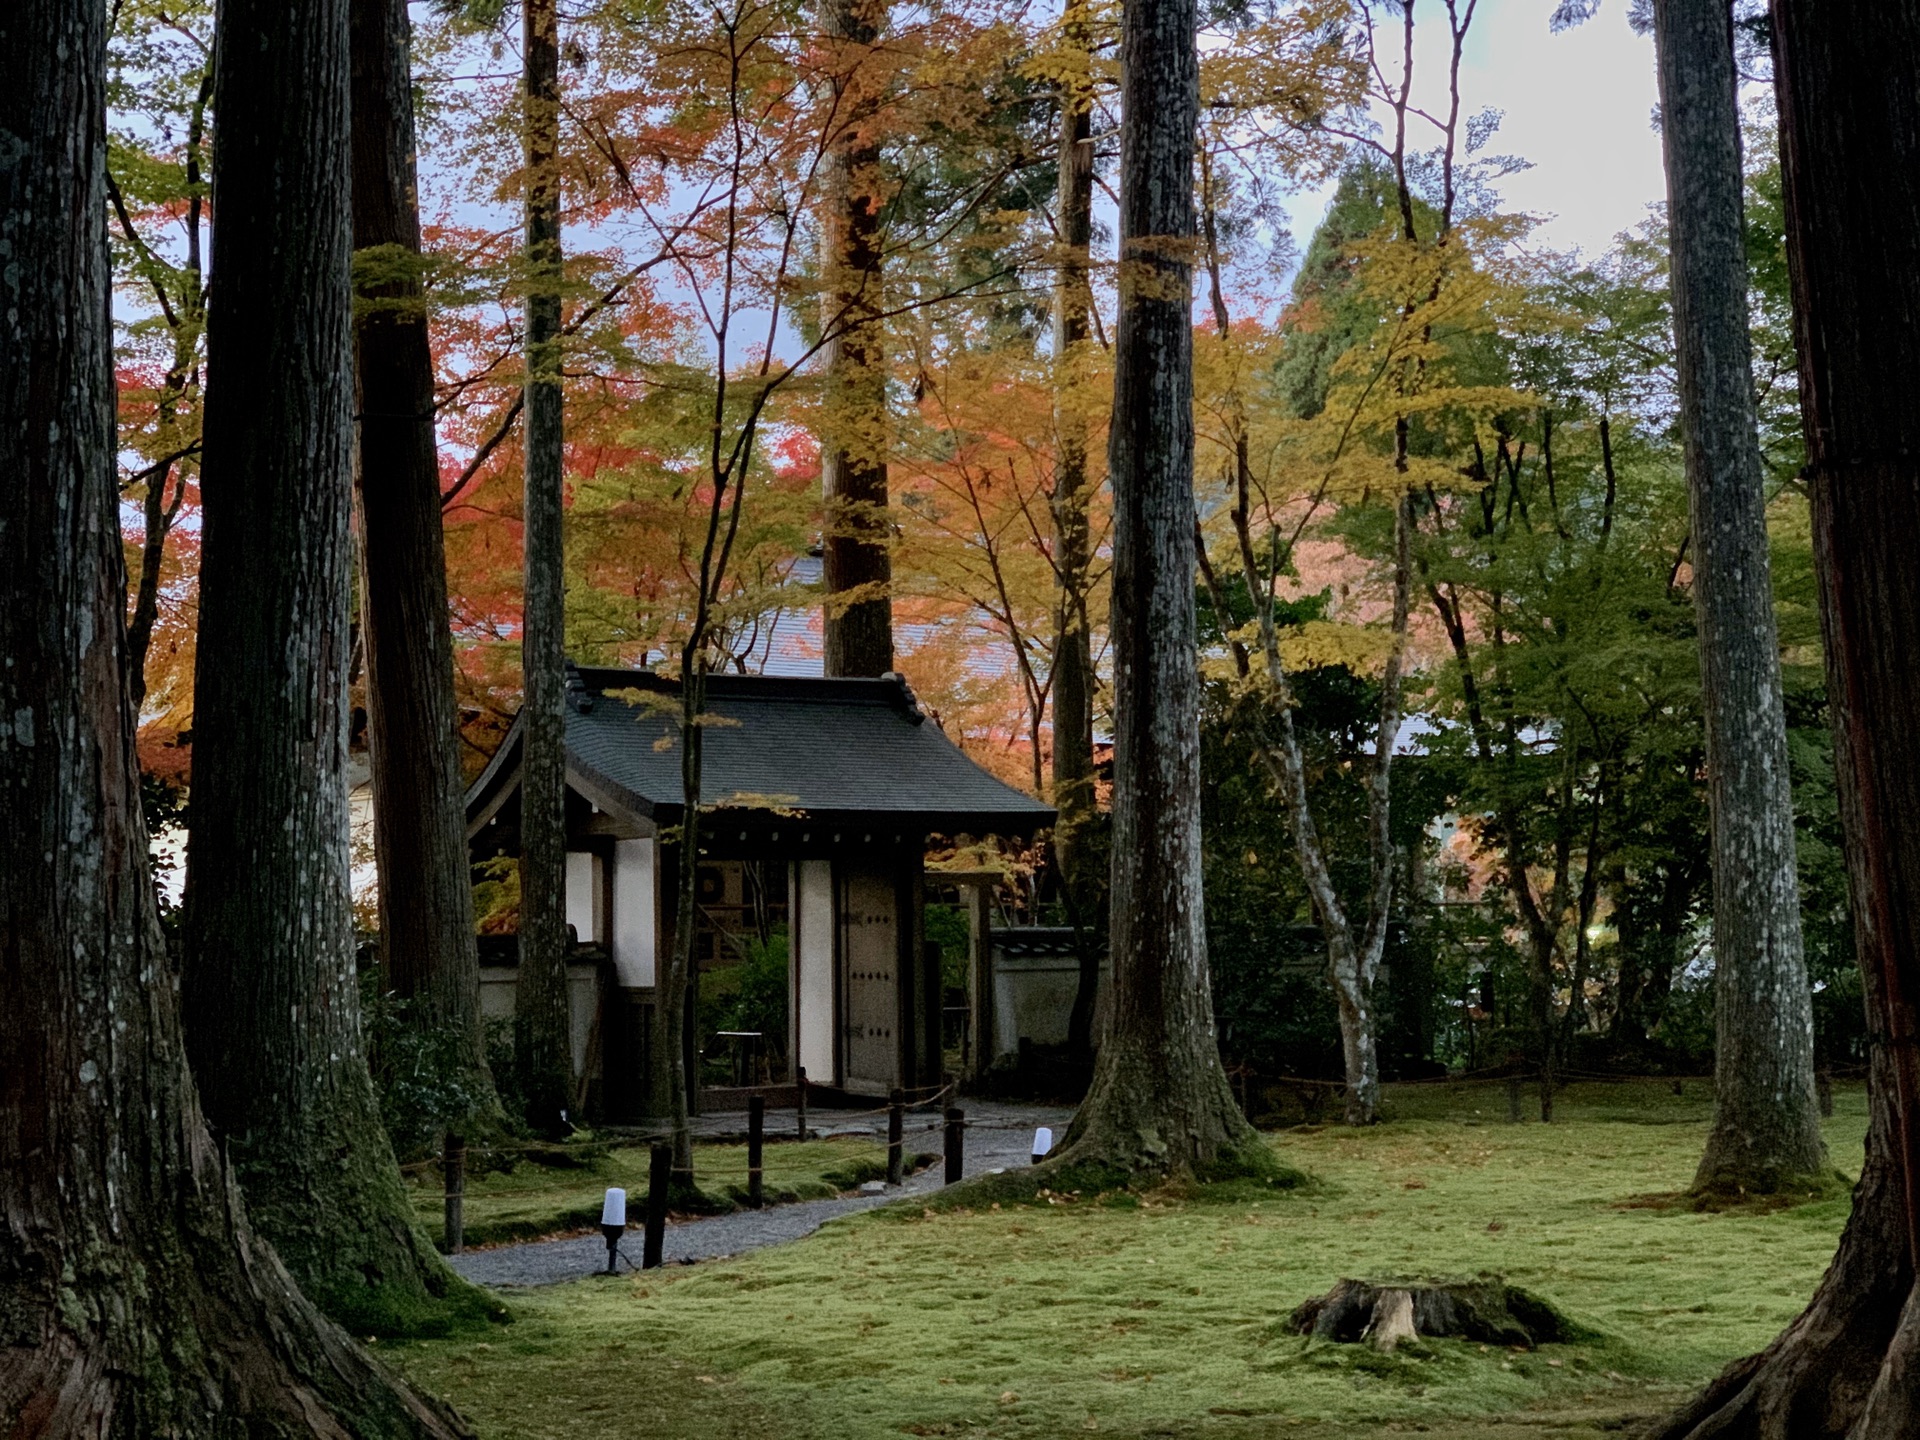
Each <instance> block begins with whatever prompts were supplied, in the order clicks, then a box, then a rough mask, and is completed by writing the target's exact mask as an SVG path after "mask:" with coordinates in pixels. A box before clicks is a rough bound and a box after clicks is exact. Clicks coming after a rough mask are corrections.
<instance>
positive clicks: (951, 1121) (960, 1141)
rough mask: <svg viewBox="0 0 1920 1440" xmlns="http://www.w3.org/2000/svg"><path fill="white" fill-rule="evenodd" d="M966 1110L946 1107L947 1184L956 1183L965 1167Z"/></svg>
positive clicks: (958, 1181)
mask: <svg viewBox="0 0 1920 1440" xmlns="http://www.w3.org/2000/svg"><path fill="white" fill-rule="evenodd" d="M966 1150H967V1112H966V1111H964V1110H962V1109H960V1108H959V1107H958V1106H949V1107H948V1108H947V1184H949V1185H957V1184H959V1183H960V1176H961V1174H962V1172H964V1171H965V1170H966V1168H967V1153H966Z"/></svg>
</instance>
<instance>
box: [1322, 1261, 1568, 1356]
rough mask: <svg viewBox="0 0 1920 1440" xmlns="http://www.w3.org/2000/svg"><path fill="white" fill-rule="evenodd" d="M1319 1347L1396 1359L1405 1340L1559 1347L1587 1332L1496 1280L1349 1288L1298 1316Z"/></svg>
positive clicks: (1364, 1283)
mask: <svg viewBox="0 0 1920 1440" xmlns="http://www.w3.org/2000/svg"><path fill="white" fill-rule="evenodd" d="M1291 1318H1292V1324H1293V1328H1294V1329H1295V1330H1297V1331H1298V1332H1299V1333H1300V1334H1302V1335H1311V1336H1312V1337H1313V1338H1314V1339H1316V1340H1333V1341H1338V1342H1340V1343H1342V1344H1355V1343H1357V1342H1360V1341H1363V1340H1364V1341H1366V1342H1367V1343H1369V1344H1371V1345H1372V1346H1373V1347H1374V1348H1375V1349H1377V1350H1381V1351H1383V1352H1391V1351H1392V1350H1393V1349H1394V1348H1395V1347H1396V1346H1397V1345H1399V1344H1400V1342H1401V1341H1403V1340H1411V1339H1414V1338H1415V1337H1417V1336H1422V1337H1426V1338H1430V1339H1438V1338H1443V1337H1453V1338H1457V1339H1462V1340H1480V1341H1484V1342H1486V1343H1487V1344H1490V1345H1507V1346H1513V1345H1520V1346H1524V1347H1526V1348H1527V1349H1529V1350H1531V1349H1532V1348H1533V1347H1534V1346H1536V1345H1549V1344H1556V1343H1560V1342H1563V1341H1567V1340H1572V1339H1576V1338H1577V1337H1578V1336H1579V1335H1580V1333H1581V1331H1580V1328H1579V1327H1578V1326H1576V1325H1575V1324H1573V1322H1572V1321H1570V1320H1568V1319H1567V1317H1566V1316H1564V1315H1562V1314H1561V1313H1560V1312H1559V1311H1558V1310H1556V1309H1555V1308H1554V1307H1553V1306H1552V1305H1551V1304H1549V1303H1548V1302H1547V1301H1545V1300H1543V1299H1541V1298H1540V1297H1539V1296H1538V1295H1532V1294H1529V1293H1528V1292H1527V1291H1525V1290H1522V1289H1520V1288H1519V1287H1518V1286H1514V1285H1509V1284H1507V1283H1506V1282H1505V1281H1504V1280H1502V1279H1501V1278H1500V1277H1499V1276H1497V1275H1483V1276H1480V1277H1478V1278H1476V1279H1472V1280H1342V1281H1341V1282H1340V1283H1339V1284H1338V1285H1335V1286H1334V1287H1333V1289H1331V1290H1329V1291H1328V1292H1327V1293H1326V1294H1325V1295H1321V1296H1318V1297H1316V1298H1314V1299H1312V1300H1309V1301H1307V1302H1306V1303H1305V1304H1303V1305H1301V1306H1300V1307H1299V1308H1298V1309H1296V1310H1295V1311H1294V1312H1293V1315H1292V1317H1291Z"/></svg>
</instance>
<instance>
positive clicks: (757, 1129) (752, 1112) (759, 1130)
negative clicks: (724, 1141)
mask: <svg viewBox="0 0 1920 1440" xmlns="http://www.w3.org/2000/svg"><path fill="white" fill-rule="evenodd" d="M766 1129H767V1098H766V1096H764V1095H749V1096H748V1097H747V1204H748V1205H749V1206H751V1207H752V1208H753V1209H755V1210H758V1209H759V1208H760V1207H761V1206H762V1205H764V1204H766V1179H765V1176H764V1174H763V1172H762V1170H761V1166H760V1161H761V1146H762V1144H763V1142H764V1141H765V1140H766Z"/></svg>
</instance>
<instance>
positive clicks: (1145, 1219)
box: [381, 1084, 1866, 1440]
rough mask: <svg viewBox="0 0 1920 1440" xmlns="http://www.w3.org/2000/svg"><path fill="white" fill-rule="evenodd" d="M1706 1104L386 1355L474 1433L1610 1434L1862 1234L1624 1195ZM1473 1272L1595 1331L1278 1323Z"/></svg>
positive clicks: (1840, 1126) (828, 1240) (1769, 1316)
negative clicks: (1489, 1331)
mask: <svg viewBox="0 0 1920 1440" xmlns="http://www.w3.org/2000/svg"><path fill="white" fill-rule="evenodd" d="M1688 1090H1689V1092H1690V1093H1689V1094H1686V1095H1683V1096H1679V1097H1676V1096H1673V1095H1672V1094H1671V1093H1670V1091H1668V1090H1667V1088H1666V1087H1665V1086H1664V1085H1658V1086H1656V1085H1644V1086H1630V1085H1624V1084H1605V1085H1602V1084H1594V1085H1580V1086H1573V1087H1570V1088H1569V1089H1568V1090H1567V1091H1565V1092H1564V1093H1563V1094H1562V1095H1560V1096H1559V1097H1558V1099H1557V1103H1556V1121H1555V1123H1554V1124H1552V1125H1541V1124H1539V1123H1537V1122H1533V1123H1526V1124H1520V1125H1511V1124H1508V1123H1507V1122H1506V1121H1505V1119H1504V1116H1505V1114H1506V1104H1505V1094H1504V1091H1503V1090H1502V1089H1501V1088H1500V1087H1499V1086H1446V1085H1439V1086H1422V1087H1407V1088H1404V1089H1400V1090H1390V1092H1389V1104H1388V1109H1387V1113H1388V1116H1389V1118H1388V1120H1387V1122H1386V1123H1384V1124H1381V1125H1378V1126H1375V1127H1372V1128H1370V1129H1367V1130H1358V1131H1354V1130H1345V1129H1341V1128H1338V1127H1325V1128H1321V1129H1318V1130H1315V1131H1312V1132H1311V1133H1308V1132H1304V1131H1292V1132H1287V1133H1284V1134H1281V1135H1278V1136H1276V1137H1274V1138H1273V1144H1274V1150H1275V1154H1276V1156H1277V1158H1278V1159H1279V1161H1280V1162H1282V1163H1284V1164H1285V1165H1288V1166H1290V1167H1293V1168H1295V1169H1298V1170H1302V1171H1305V1172H1308V1173H1310V1174H1312V1175H1313V1176H1315V1177H1316V1183H1315V1184H1313V1185H1312V1186H1309V1187H1306V1188H1304V1189H1298V1190H1291V1191H1288V1190H1279V1189H1269V1190H1268V1191H1265V1192H1262V1193H1260V1194H1258V1195H1254V1194H1250V1193H1246V1192H1235V1193H1234V1194H1233V1195H1231V1196H1228V1195H1226V1194H1224V1193H1213V1192H1212V1188H1211V1187H1194V1189H1192V1190H1191V1191H1188V1192H1181V1191H1176V1190H1165V1191H1153V1192H1147V1193H1127V1194H1124V1195H1121V1196H1118V1197H1108V1198H1103V1199H1099V1200H1094V1199H1092V1198H1091V1197H1088V1198H1083V1199H1080V1200H1070V1199H1064V1198H1062V1197H1059V1196H1055V1197H1053V1199H1054V1200H1055V1202H1056V1203H1046V1202H1045V1200H1042V1201H1041V1202H1040V1203H1034V1204H1023V1205H1002V1206H1001V1208H995V1206H996V1205H999V1204H1000V1202H996V1201H991V1200H990V1201H988V1202H987V1203H985V1204H984V1205H980V1206H977V1207H975V1208H971V1209H960V1210H950V1211H945V1212H941V1211H935V1210H933V1209H932V1208H931V1207H925V1208H922V1207H917V1206H906V1207H893V1208H892V1211H891V1213H890V1214H889V1213H886V1212H881V1213H876V1214H869V1215H861V1216H855V1217H850V1218H848V1219H844V1220H840V1221H836V1222H834V1223H833V1224H831V1225H829V1226H827V1227H826V1229H824V1230H823V1231H821V1232H820V1234H819V1235H817V1236H816V1237H814V1238H813V1239H811V1240H809V1241H806V1242H803V1243H800V1244H795V1245H787V1246H782V1247H778V1248H775V1249H770V1250H763V1251H759V1252H756V1253H754V1254H751V1255H747V1256H743V1257H740V1258H738V1259H733V1260H725V1261H717V1262H713V1263H709V1264H703V1265H698V1266H692V1267H687V1268H678V1267H674V1268H670V1269H668V1270H663V1271H653V1272H649V1273H647V1274H645V1275H637V1276H621V1277H619V1278H618V1279H612V1280H592V1281H581V1282H579V1283H576V1284H572V1285H567V1286H561V1287H556V1288H554V1289H551V1290H542V1291H538V1292H534V1293H533V1294H531V1295H529V1296H528V1297H526V1298H525V1299H516V1301H515V1311H516V1314H517V1317H518V1323H517V1324H515V1325H514V1326H513V1327H511V1329H510V1330H508V1331H505V1332H496V1336H497V1338H494V1339H492V1340H491V1341H490V1342H489V1343H488V1344H487V1346H486V1348H484V1349H482V1347H481V1346H479V1345H475V1344H473V1343H470V1342H461V1341H425V1342H412V1343H408V1344H406V1345H402V1346H397V1347H388V1346H385V1345H383V1346H382V1347H381V1349H382V1351H383V1353H386V1354H388V1355H389V1356H390V1357H391V1358H393V1359H395V1360H396V1361H397V1363H398V1364H399V1365H400V1366H401V1368H403V1369H404V1370H405V1371H406V1372H407V1373H408V1374H410V1375H411V1376H412V1377H413V1378H414V1379H415V1380H416V1381H418V1382H419V1383H420V1384H422V1385H424V1386H425V1387H427V1388H428V1389H430V1390H433V1391H435V1392H438V1393H441V1394H445V1395H447V1396H448V1397H449V1398H451V1399H452V1400H453V1401H454V1403H456V1404H457V1405H459V1406H460V1407H461V1408H462V1410H464V1411H465V1412H466V1413H467V1414H468V1415H469V1416H470V1417H471V1418H472V1419H473V1420H474V1422H475V1424H476V1425H477V1427H478V1428H479V1430H480V1433H481V1434H482V1435H483V1436H485V1437H487V1440H613V1437H615V1436H627V1435H630V1434H632V1433H634V1427H635V1425H637V1424H643V1423H644V1426H645V1428H646V1429H647V1431H648V1433H649V1434H658V1435H662V1436H670V1437H682V1436H684V1437H687V1440H695V1437H730V1436H733V1435H736V1434H738V1435H749V1434H751V1435H756V1436H766V1437H769V1440H815V1437H818V1440H829V1437H831V1440H841V1437H845V1440H898V1437H900V1436H903V1435H962V1434H964V1435H971V1436H982V1437H1009V1440H1010V1437H1015V1436H1059V1435H1065V1434H1069V1433H1073V1434H1080V1433H1089V1432H1094V1431H1098V1432H1104V1433H1106V1434H1110V1435H1120V1436H1129V1437H1139V1440H1147V1437H1176V1436H1182V1437H1183V1436H1205V1437H1208V1440H1255V1437H1278V1436H1295V1435H1300V1436H1313V1437H1317V1440H1360V1437H1363V1436H1364V1437H1374V1436H1379V1435H1385V1434H1393V1433H1396V1432H1404V1433H1414V1432H1417V1433H1421V1434H1424V1435H1427V1436H1429V1437H1447V1440H1469V1437H1471V1440H1507V1437H1513V1440H1518V1437H1520V1436H1522V1435H1524V1436H1527V1437H1531V1440H1547V1437H1562V1440H1574V1437H1598V1436H1600V1435H1603V1434H1612V1435H1617V1434H1618V1433H1619V1429H1620V1427H1621V1426H1622V1425H1624V1424H1626V1423H1628V1421H1629V1420H1631V1419H1634V1418H1638V1417H1641V1416H1646V1415H1650V1414H1653V1413H1656V1412H1658V1411H1660V1410H1662V1409H1665V1408H1667V1407H1669V1406H1671V1405H1672V1404H1674V1403H1676V1402H1677V1400H1678V1399H1679V1398H1680V1397H1681V1396H1682V1395H1684V1394H1685V1393H1686V1392H1687V1391H1688V1390H1690V1389H1691V1388H1693V1387H1694V1386H1697V1385H1699V1384H1700V1383H1702V1382H1704V1381H1705V1380H1706V1379H1708V1378H1709V1377H1711V1376H1712V1375H1713V1374H1714V1373H1716V1372H1717V1371H1718V1370H1719V1369H1720V1368H1721V1367H1722V1366H1723V1365H1725V1364H1726V1363H1727V1361H1729V1360H1731V1359H1733V1358H1734V1357H1736V1356H1739V1355H1742V1354H1745V1353H1748V1352H1750V1351H1752V1350H1754V1349H1756V1348H1758V1347H1759V1346H1761V1345H1763V1344H1764V1343H1765V1342H1766V1341H1768V1340H1769V1339H1771V1338H1772V1337H1773V1336H1774V1334H1776V1333H1777V1332H1778V1331H1779V1329H1780V1328H1781V1326H1782V1325H1784V1324H1785V1323H1786V1322H1787V1321H1788V1320H1789V1319H1791V1318H1792V1317H1793V1315H1795V1314H1796V1313H1797V1312H1798V1311H1799V1309H1800V1308H1801V1306H1802V1305H1803V1304H1804V1303H1805V1300H1806V1297H1807V1296H1808V1295H1809V1294H1810V1293H1811V1292H1812V1290H1813V1287H1814V1286H1815V1284H1816V1283H1817V1282H1818V1280H1819V1277H1820V1274H1821V1272H1822V1271H1823V1270H1824V1269H1825V1267H1826V1264H1827V1262H1828V1260H1829V1259H1830V1258H1831V1256H1832V1253H1833V1246H1834V1242H1835V1240H1836V1238H1837V1236H1838V1233H1839V1230H1840V1227H1841V1225H1842V1223H1843V1222H1844V1220H1845V1216H1846V1211H1847V1203H1846V1201H1845V1200H1844V1199H1828V1200H1821V1201H1816V1202H1814V1203H1810V1204H1803V1205H1799V1206H1796V1207H1794V1208H1791V1209H1783V1210H1772V1211H1765V1210H1751V1209H1741V1210H1733V1211H1724V1212H1719V1213H1714V1212H1696V1211H1691V1210H1675V1211H1656V1210H1646V1209H1623V1208H1620V1202H1621V1201H1623V1200H1625V1199H1626V1198H1628V1197H1630V1196H1634V1195H1645V1194H1651V1193H1658V1192H1661V1191H1676V1190H1679V1189H1682V1188H1684V1187H1685V1185H1686V1184H1687V1183H1688V1181H1689V1180H1690V1179H1691V1177H1692V1173H1693V1170H1694V1168H1695V1166H1696V1165H1697V1164H1698V1161H1699V1156H1700V1150H1701V1146H1702V1144H1703V1143H1704V1140H1705V1136H1706V1129H1707V1122H1708V1119H1709V1112H1710V1109H1711V1097H1710V1094H1709V1091H1708V1088H1707V1087H1706V1086H1705V1085H1704V1084H1700V1085H1691V1086H1689V1087H1688ZM1836 1108H1837V1112H1838V1113H1837V1114H1836V1116H1835V1118H1834V1119H1832V1120H1830V1121H1828V1122H1827V1134H1828V1143H1829V1145H1830V1147H1831V1149H1832V1153H1833V1158H1834V1161H1835V1163H1836V1164H1838V1165H1840V1166H1842V1167H1844V1168H1847V1169H1853V1168H1855V1167H1857V1165H1858V1157H1859V1154H1860V1144H1861V1140H1862V1137H1863V1136H1864V1133H1865V1128H1866V1123H1865V1120H1866V1114H1865V1098H1864V1094H1863V1092H1862V1090H1861V1089H1860V1088H1859V1087H1857V1086H1854V1087H1844V1086H1843V1087H1839V1089H1838V1093H1837V1095H1836ZM770 1158H771V1156H770ZM1483 1272H1487V1273H1494V1274H1499V1275H1502V1276H1504V1277H1505V1278H1506V1279H1507V1280H1508V1281H1509V1282H1511V1283H1512V1284H1514V1285H1517V1286H1522V1287H1524V1288H1525V1289H1527V1290H1528V1291H1530V1292H1532V1293H1535V1294H1538V1295H1540V1296H1542V1297H1543V1298H1545V1299H1547V1300H1549V1301H1551V1302H1552V1303H1553V1304H1554V1305H1555V1306H1557V1307H1558V1308H1559V1309H1560V1310H1562V1311H1563V1312H1565V1313H1566V1315H1567V1316H1568V1317H1569V1318H1570V1319H1572V1320H1573V1321H1574V1322H1576V1323H1577V1324H1578V1325H1580V1326H1581V1327H1583V1329H1584V1330H1585V1331H1586V1332H1588V1337H1589V1338H1583V1339H1581V1340H1579V1341H1577V1342H1575V1343H1571V1344H1564V1345H1546V1346H1542V1347H1541V1348H1540V1349H1538V1350H1535V1351H1531V1352H1526V1353H1518V1354H1516V1353H1514V1352H1512V1351H1511V1350H1509V1349H1505V1348H1502V1347H1499V1346H1493V1345H1484V1344H1478V1343H1474V1342H1469V1341H1453V1340H1445V1341H1436V1342H1430V1343H1424V1344H1422V1345H1420V1346H1418V1347H1408V1349H1409V1353H1404V1354H1394V1355H1387V1356H1382V1355H1378V1354H1375V1353H1374V1352H1373V1351H1372V1350H1371V1349H1370V1348H1369V1347H1366V1346H1350V1345H1336V1344H1330V1343H1325V1342H1318V1343H1316V1342H1314V1341H1311V1340H1308V1339H1305V1338H1303V1337H1301V1336H1299V1335H1296V1334H1294V1333H1293V1332H1292V1329H1291V1327H1290V1325H1289V1324H1288V1317H1289V1315H1290V1314H1291V1312H1292V1310H1293V1308H1294V1307H1295V1306H1297V1305H1298V1304H1300V1302H1301V1301H1303V1300H1306V1299H1307V1298H1309V1297H1311V1296H1314V1295H1319V1294H1323V1293H1325V1292H1326V1291H1327V1290H1328V1289H1329V1288H1330V1287H1331V1286H1332V1285H1333V1284H1334V1283H1335V1282H1336V1281H1337V1280H1339V1279H1341V1278H1342V1277H1346V1276H1366V1275H1380V1274H1404V1275H1445V1274H1460V1275H1473V1274H1480V1273H1483Z"/></svg>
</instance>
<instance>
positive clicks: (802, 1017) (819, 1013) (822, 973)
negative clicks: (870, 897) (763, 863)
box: [789, 860, 837, 1084]
mask: <svg viewBox="0 0 1920 1440" xmlns="http://www.w3.org/2000/svg"><path fill="white" fill-rule="evenodd" d="M791 909H792V915H793V919H792V922H791V924H790V926H789V933H790V935H791V937H792V942H791V943H792V947H793V962H792V963H793V973H794V985H793V998H794V1003H795V1005H796V1006H797V1007H798V1010H799V1025H798V1026H797V1029H798V1031H799V1034H798V1036H797V1039H798V1045H799V1055H798V1059H799V1063H800V1064H802V1065H804V1066H805V1067H806V1070H807V1077H808V1078H809V1079H811V1080H818V1081H821V1082H823V1083H825V1084H832V1083H834V1081H835V1079H836V1078H837V1077H836V1076H835V1075H834V1070H833V1022H834V1014H833V931H834V920H833V862H832V861H831V860H796V861H795V862H794V865H793V888H792V901H791Z"/></svg>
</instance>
